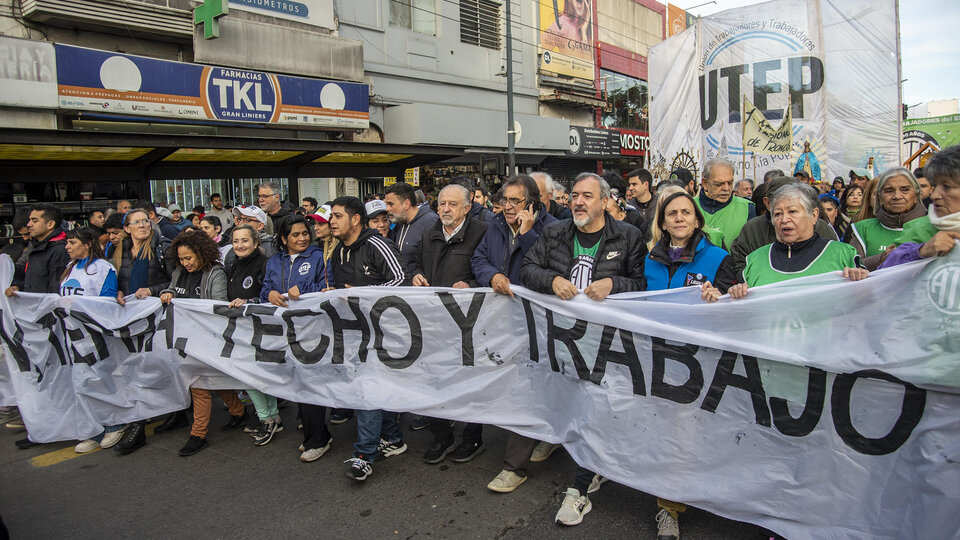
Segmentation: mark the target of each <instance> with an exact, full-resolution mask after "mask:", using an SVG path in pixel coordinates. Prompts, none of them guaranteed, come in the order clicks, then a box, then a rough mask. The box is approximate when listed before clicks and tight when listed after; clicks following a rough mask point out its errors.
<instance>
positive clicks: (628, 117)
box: [600, 69, 650, 131]
mask: <svg viewBox="0 0 960 540" xmlns="http://www.w3.org/2000/svg"><path fill="white" fill-rule="evenodd" d="M600 79H601V84H600V90H601V91H603V92H605V93H606V97H607V106H606V107H605V108H604V111H603V117H602V119H601V120H602V124H603V127H606V128H624V129H638V130H641V131H649V128H650V120H649V117H648V115H647V112H648V110H647V107H648V104H649V102H648V100H649V98H648V96H647V82H646V81H643V80H640V79H634V78H633V77H628V76H627V75H623V74H621V73H614V72H613V71H607V70H605V69H601V70H600Z"/></svg>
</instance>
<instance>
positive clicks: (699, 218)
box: [0, 146, 960, 539]
mask: <svg viewBox="0 0 960 540" xmlns="http://www.w3.org/2000/svg"><path fill="white" fill-rule="evenodd" d="M734 171H735V166H734V165H733V164H732V163H731V162H729V161H727V160H726V159H724V158H714V159H711V160H710V161H708V162H707V163H706V164H705V166H704V170H703V175H702V178H700V179H699V182H698V179H697V178H695V177H694V175H693V174H692V173H691V172H690V171H688V170H685V169H677V170H674V171H673V172H672V173H671V175H670V177H669V178H668V179H665V180H662V181H661V182H660V183H659V184H658V185H654V180H653V177H652V175H651V174H650V172H649V171H647V170H645V169H636V170H634V171H631V172H629V173H628V174H627V175H626V178H625V179H624V178H622V177H620V176H619V175H617V174H615V173H608V174H605V175H602V176H601V175H597V174H593V173H582V174H580V175H579V176H577V178H576V179H575V180H574V181H573V182H572V184H571V186H570V191H569V193H567V191H566V190H565V189H564V188H563V187H562V186H560V185H559V184H558V183H556V182H554V181H553V179H552V178H551V177H550V176H549V175H548V174H546V173H543V172H535V173H532V174H530V175H518V176H513V177H511V178H508V179H506V181H505V182H503V184H502V186H501V187H500V189H499V190H498V191H497V192H496V193H493V194H490V193H488V192H487V191H486V189H485V188H484V187H483V186H482V185H477V184H476V183H475V182H474V181H473V180H472V179H470V178H467V177H457V178H454V179H452V180H451V182H450V183H449V184H448V185H446V186H444V187H443V188H442V189H441V190H440V191H439V193H438V194H437V196H436V199H435V200H434V201H431V203H432V204H431V203H428V202H426V199H425V197H423V194H422V192H418V191H417V190H415V188H414V187H413V186H410V185H408V184H405V183H396V184H393V185H391V186H389V187H388V188H387V189H386V190H385V193H383V194H378V195H377V196H371V197H368V199H367V200H366V201H361V200H360V199H358V198H356V197H339V198H337V199H335V200H333V201H328V202H326V203H325V204H319V202H318V201H317V200H316V199H313V198H310V197H307V198H305V199H303V201H302V205H301V206H300V207H299V208H297V207H296V206H294V205H293V204H291V203H289V202H286V203H284V202H282V196H281V191H280V186H278V185H276V184H273V183H264V184H262V185H261V186H260V187H259V191H258V204H257V205H256V206H244V205H238V206H235V207H233V208H232V209H230V210H228V209H226V208H225V207H224V205H223V201H222V198H221V196H220V195H219V194H214V195H213V196H211V197H210V201H209V202H210V207H209V208H203V207H197V208H193V209H191V212H190V213H188V214H186V215H184V213H183V211H182V210H181V208H180V207H179V206H178V205H176V204H173V205H170V206H169V207H167V208H163V207H157V206H154V204H153V203H151V202H149V201H137V202H132V203H131V202H130V201H120V202H119V203H118V204H117V208H116V210H115V211H109V212H106V213H104V212H95V213H93V214H92V215H90V216H89V223H90V224H89V226H88V227H85V228H81V229H74V230H69V231H65V230H63V228H62V226H61V223H62V220H61V215H60V211H59V210H58V209H57V207H55V206H53V205H50V204H36V205H34V206H33V207H31V208H30V209H29V212H28V213H23V214H20V215H18V216H17V221H16V222H15V224H14V225H15V229H16V230H17V233H18V234H19V235H20V236H19V237H17V238H15V239H13V240H12V241H11V242H10V243H9V244H8V245H6V246H4V247H3V249H2V252H3V253H5V254H7V255H9V256H10V257H11V259H12V260H13V261H14V262H15V269H16V270H15V277H14V281H13V284H12V285H11V286H10V287H9V288H8V289H7V290H6V294H7V295H8V296H12V295H15V294H17V292H18V291H24V292H39V293H53V294H60V295H63V296H68V295H86V296H106V297H111V298H116V301H117V302H118V303H119V304H121V305H123V304H125V303H126V302H128V301H130V300H131V299H133V298H138V299H141V298H146V297H150V296H154V297H159V298H160V300H161V301H162V302H164V303H169V302H176V299H179V298H203V299H209V300H218V301H222V302H229V303H230V305H231V306H234V307H237V306H240V305H243V304H246V303H270V304H273V305H276V306H280V307H287V306H289V305H290V303H291V302H295V301H296V300H297V299H298V298H300V296H301V295H304V294H308V293H314V292H323V291H329V290H333V289H338V288H344V287H361V286H399V285H409V286H414V287H417V286H422V287H428V286H433V287H454V288H471V287H490V288H492V289H493V291H495V293H497V294H502V295H508V296H511V297H512V296H513V291H512V289H511V287H513V286H514V285H522V286H524V287H526V288H528V289H531V290H533V291H536V292H539V293H543V294H552V295H555V296H557V297H558V298H559V299H561V300H570V299H572V298H574V297H575V296H577V295H579V294H584V295H586V296H587V297H589V298H590V299H592V300H594V301H597V302H600V301H603V300H604V298H606V297H607V296H608V295H610V294H616V293H621V292H631V291H642V290H651V291H652V290H662V289H672V288H680V287H689V286H695V287H698V288H699V289H700V294H701V297H702V299H703V301H705V302H715V301H717V300H718V299H720V298H721V296H723V295H729V296H730V297H731V298H732V299H734V300H736V299H741V298H744V297H745V296H747V295H749V290H750V289H751V288H753V287H758V286H762V285H766V284H770V283H776V282H780V281H784V280H789V279H794V278H798V277H804V276H812V275H821V274H827V273H840V274H842V275H843V276H844V277H845V278H846V279H848V280H850V281H859V280H863V279H867V278H868V276H869V273H870V272H871V271H873V270H876V269H878V268H886V267H890V266H895V265H898V264H903V263H907V262H911V261H916V260H920V259H929V258H933V257H940V256H943V255H945V254H946V253H948V252H950V251H951V250H952V249H953V248H954V246H955V245H956V241H957V240H960V146H954V147H950V148H947V149H944V150H942V151H941V152H939V153H937V154H936V155H934V156H933V157H932V158H930V159H929V161H928V162H927V163H926V165H925V167H923V168H920V169H916V170H914V171H910V170H908V169H905V168H901V167H896V168H892V169H889V170H887V171H884V172H883V173H881V174H879V175H878V176H877V177H876V178H871V174H870V173H869V172H868V171H866V170H862V169H856V170H853V171H850V175H849V176H850V181H849V183H847V182H844V180H843V178H840V177H837V178H835V179H834V180H833V182H831V183H829V184H827V183H820V184H816V185H811V183H810V182H809V179H808V178H806V176H805V175H804V174H803V173H798V174H797V175H796V176H787V175H784V174H783V173H782V172H781V171H770V172H769V173H767V174H766V175H765V176H764V178H763V181H762V182H760V183H758V184H755V183H754V182H753V181H751V180H747V179H741V180H739V181H737V182H736V183H735V182H734ZM190 394H191V397H192V405H191V407H190V408H189V409H187V410H184V411H178V412H175V413H173V414H170V415H168V416H167V417H166V418H164V419H163V421H162V423H160V424H159V425H158V426H157V427H156V432H158V433H163V432H168V431H173V430H176V429H178V428H185V427H188V426H189V427H190V433H189V436H188V439H187V441H186V443H185V444H184V446H183V448H182V449H181V450H180V455H182V456H189V455H193V454H195V453H197V452H199V451H201V450H203V449H204V448H205V447H207V446H208V442H207V439H206V435H207V432H208V425H209V421H210V413H211V407H212V397H213V394H217V395H218V396H220V398H221V399H222V400H223V402H224V404H225V405H226V406H227V407H228V409H229V412H230V415H231V417H230V421H229V422H228V423H227V424H226V425H225V426H223V428H222V429H223V430H242V431H245V432H247V433H249V434H250V436H251V437H252V440H253V444H255V445H258V446H262V445H266V444H268V443H270V442H271V441H272V440H273V439H274V437H275V436H276V434H277V433H280V432H282V431H283V430H284V426H283V424H282V422H281V419H280V415H279V412H278V407H279V404H278V400H277V398H276V397H272V396H268V395H265V394H263V393H262V392H260V391H258V390H256V389H253V388H246V389H237V390H236V391H222V390H218V391H211V390H208V389H204V388H191V389H190ZM241 399H244V400H246V399H248V400H249V402H250V403H251V404H252V406H253V409H254V414H252V415H251V414H249V413H248V412H247V409H246V407H245V406H244V402H243V401H242V400H241ZM0 413H2V414H3V415H4V416H3V418H4V420H5V421H6V425H7V427H9V428H14V429H24V428H25V426H24V424H23V422H22V420H21V419H20V418H19V415H18V414H17V411H16V409H15V408H7V409H3V410H0ZM328 418H329V420H328ZM351 418H356V426H357V435H356V439H355V443H354V445H353V452H352V454H351V456H350V457H349V458H348V459H347V460H346V476H348V477H349V478H351V479H353V480H355V481H363V480H365V479H366V478H368V477H369V476H370V475H371V474H372V472H373V466H374V463H375V461H376V460H381V459H385V458H389V457H391V456H396V455H399V454H402V453H404V452H406V451H407V450H408V446H407V444H406V443H405V442H404V440H403V430H402V428H401V424H400V418H399V414H398V413H397V412H391V411H385V410H366V411H365V410H358V411H350V410H343V409H333V410H331V411H329V414H328V411H327V408H326V407H323V406H319V405H315V404H310V403H301V404H298V423H299V426H298V428H299V429H301V430H302V434H301V441H302V444H301V445H300V448H299V451H300V459H301V460H302V461H304V462H311V461H315V460H317V459H320V458H321V457H322V456H323V455H325V454H326V453H327V452H328V451H329V450H330V448H331V444H332V440H333V439H332V436H331V434H330V430H329V428H328V421H329V422H332V423H343V422H346V421H348V420H349V419H351ZM147 420H148V419H143V420H141V421H139V422H134V423H131V424H129V425H126V426H118V425H114V426H104V429H103V433H101V434H100V435H99V436H97V437H96V438H94V439H90V440H86V441H81V442H79V444H77V446H76V451H77V452H80V453H83V452H89V451H91V450H93V449H95V448H98V447H100V448H111V447H112V448H114V449H115V450H116V451H117V452H119V453H122V454H129V453H131V452H134V451H136V450H137V449H138V448H140V447H142V446H143V445H144V444H146V434H145V425H146V422H147ZM426 428H429V429H430V430H431V432H432V435H433V442H432V443H431V444H430V446H429V447H428V448H427V449H426V450H425V451H424V454H423V458H422V459H423V461H424V462H425V463H428V464H437V463H440V462H442V461H444V460H446V459H449V460H451V461H454V462H461V463H462V462H467V461H470V460H472V459H474V458H475V457H476V456H477V455H479V454H480V453H482V452H484V451H485V450H486V445H485V443H484V440H483V431H484V426H482V425H480V424H467V425H465V426H463V428H462V430H461V431H460V434H459V437H458V436H457V432H456V431H455V429H454V427H453V424H452V422H450V421H449V420H447V419H443V418H423V417H413V418H412V419H411V421H410V422H409V425H408V429H414V430H416V429H426ZM288 429H289V428H288ZM458 441H459V442H458ZM17 445H18V446H19V447H21V448H29V447H30V446H33V445H35V443H33V442H32V441H31V440H30V438H29V435H28V436H27V437H26V438H24V439H22V440H20V441H18V442H17ZM557 448H558V445H553V444H549V443H544V442H539V441H536V440H533V439H529V438H526V437H521V436H519V435H513V434H511V435H510V437H509V439H508V441H507V444H506V447H505V448H504V449H503V450H502V451H503V466H502V470H501V471H500V473H499V474H497V475H496V477H495V478H493V479H492V480H491V481H490V483H489V484H488V486H487V487H488V488H489V489H490V490H492V491H495V492H500V493H509V492H512V491H514V490H515V489H517V488H518V487H519V486H520V485H521V484H523V483H524V482H525V481H526V479H527V474H528V467H529V464H530V463H531V462H538V461H544V460H546V459H548V458H549V457H550V456H551V454H553V453H554V452H555V451H556V450H557ZM605 481H606V479H605V478H603V477H601V476H599V475H597V474H595V473H593V472H591V471H589V470H587V469H585V468H583V467H580V468H578V469H577V472H576V474H575V476H574V478H573V481H572V483H571V485H570V487H569V488H568V489H567V490H566V493H565V496H564V499H563V502H562V504H561V507H560V509H559V510H558V512H557V514H556V518H555V520H556V521H557V523H560V524H563V525H576V524H578V523H580V522H581V521H582V520H583V518H584V516H585V515H586V514H587V513H588V512H590V510H591V508H592V505H591V502H590V498H589V495H590V494H591V493H594V492H596V491H597V490H598V489H600V486H601V485H602V484H603V483H604V482H605ZM657 504H658V507H659V512H658V513H657V515H656V521H657V525H658V534H659V538H661V539H671V538H674V539H676V538H679V534H680V532H679V516H680V514H681V513H682V512H683V511H684V510H685V508H686V507H685V505H684V504H683V503H682V502H680V501H668V500H664V499H658V501H657Z"/></svg>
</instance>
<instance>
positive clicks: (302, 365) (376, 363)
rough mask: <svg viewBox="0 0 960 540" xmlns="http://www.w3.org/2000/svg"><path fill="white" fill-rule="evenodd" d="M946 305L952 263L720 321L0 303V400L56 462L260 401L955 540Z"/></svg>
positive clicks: (730, 312) (570, 311)
mask: <svg viewBox="0 0 960 540" xmlns="http://www.w3.org/2000/svg"><path fill="white" fill-rule="evenodd" d="M0 260H2V261H4V263H5V264H3V265H2V266H0V283H7V282H9V279H10V276H11V270H12V263H11V262H10V261H9V259H8V258H6V257H0ZM958 289H960V250H953V252H952V253H951V254H950V255H949V256H946V257H942V258H938V259H936V260H933V261H932V262H931V261H924V262H918V263H911V264H907V265H902V266H900V267H896V268H892V269H889V270H883V271H879V272H875V273H874V274H872V275H871V276H870V277H868V278H867V279H866V280H863V281H859V282H848V281H845V280H843V278H842V277H841V276H839V275H837V274H829V275H821V276H813V277H809V278H801V279H796V280H791V281H787V282H784V283H780V284H776V285H772V286H766V287H758V288H755V289H752V290H751V291H750V293H749V295H748V296H747V298H746V299H744V300H740V301H732V300H729V299H727V298H724V299H722V300H721V301H720V302H718V303H715V304H704V303H702V302H701V301H700V296H699V295H700V293H699V290H698V289H697V288H696V287H692V288H685V289H676V290H668V291H661V292H648V293H628V294H620V295H615V296H613V297H610V298H608V299H607V300H605V301H604V302H602V303H597V302H594V301H592V300H589V299H587V298H585V297H584V296H583V295H579V296H578V297H576V298H575V299H574V300H571V301H567V302H563V301H560V300H558V299H557V298H555V297H552V296H545V295H540V294H536V293H533V292H530V291H527V290H525V289H523V288H521V287H516V288H515V293H516V294H517V297H516V298H510V297H507V296H502V295H497V294H495V293H493V292H492V291H491V290H490V289H438V288H419V287H416V288H409V287H407V288H388V287H363V288H354V289H344V290H338V291H334V292H328V293H314V294H310V295H304V296H303V297H302V299H301V300H298V301H295V302H292V303H291V306H290V307H289V308H278V307H276V306H273V305H260V304H251V305H245V306H241V307H238V308H230V307H229V306H227V305H226V304H225V303H220V302H211V301H205V300H174V302H173V304H172V305H169V306H163V305H162V304H161V303H160V302H159V300H158V299H156V298H148V299H144V300H139V301H131V302H130V303H128V305H127V306H124V307H121V306H119V305H117V304H115V303H112V302H111V300H110V299H101V298H84V297H66V298H60V297H56V296H53V295H37V294H26V293H20V294H18V296H16V297H14V298H6V297H0V328H2V332H0V336H2V338H3V342H4V345H5V346H6V347H7V370H8V372H9V373H8V375H9V384H0V400H2V402H3V403H6V404H10V403H12V402H14V401H15V403H16V404H17V405H19V406H20V408H21V412H22V413H23V417H24V420H25V422H26V424H27V427H28V430H29V433H30V436H31V437H32V438H34V439H35V440H37V441H52V440H58V439H82V438H85V437H89V436H91V435H94V434H95V433H96V432H97V431H99V426H100V425H106V424H117V423H123V422H128V421H133V420H140V419H143V418H146V417H149V416H153V415H157V414H161V413H165V412H170V411H174V410H179V409H181V408H183V407H185V406H186V404H187V403H188V397H187V390H186V389H187V387H188V386H189V385H190V384H194V383H197V384H199V385H202V386H203V387H206V388H256V389H259V390H261V391H263V392H266V393H268V394H271V395H276V396H278V397H281V398H285V399H288V400H292V401H297V402H307V403H316V404H322V405H328V406H338V407H347V408H362V409H372V408H383V409H388V410H396V411H410V412H416V413H422V414H425V415H429V416H435V417H441V418H449V419H455V420H461V421H466V422H479V423H485V424H495V425H499V426H502V427H505V428H507V429H510V430H512V431H514V432H517V433H519V434H522V435H526V436H530V437H534V438H537V439H540V440H546V441H550V442H554V443H563V444H564V446H565V447H566V449H567V450H568V451H569V452H570V454H571V456H572V457H573V458H574V459H575V460H576V461H577V462H578V463H580V464H581V465H583V466H584V467H587V468H589V469H590V470H593V471H595V472H597V473H599V474H602V475H604V476H607V477H609V478H611V479H613V480H615V481H617V482H620V483H622V484H625V485H628V486H631V487H634V488H636V489H640V490H643V491H645V492H648V493H651V494H654V495H657V496H660V497H664V498H667V499H670V500H676V501H682V502H685V503H688V504H691V505H694V506H697V507H700V508H703V509H706V510H709V511H711V512H714V513H716V514H719V515H722V516H725V517H728V518H731V519H737V520H742V521H748V522H752V523H756V524H759V525H762V526H765V527H767V528H769V529H771V530H774V531H776V532H778V533H780V534H782V535H784V536H787V537H789V538H791V539H803V538H864V537H871V538H891V539H892V538H899V537H903V536H904V535H906V536H910V537H937V538H940V537H954V536H956V535H957V534H958V532H960V515H958V514H957V512H955V511H954V508H956V506H957V504H958V503H960V488H958V486H960V468H958V467H957V465H956V463H957V461H958V460H960V421H958V419H957V415H956V411H957V410H958V408H960V364H958V363H957V362H956V359H957V357H958V353H960V332H958V331H957V330H958V328H960V294H958V293H957V291H958ZM890 298H896V299H897V301H896V302H890V301H889V300H890ZM0 382H2V378H0ZM10 392H13V396H12V398H13V400H12V401H11V395H10Z"/></svg>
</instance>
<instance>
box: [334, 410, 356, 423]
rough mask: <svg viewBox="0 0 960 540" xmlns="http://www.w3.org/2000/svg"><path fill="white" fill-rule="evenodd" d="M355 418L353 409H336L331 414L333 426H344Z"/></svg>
mask: <svg viewBox="0 0 960 540" xmlns="http://www.w3.org/2000/svg"><path fill="white" fill-rule="evenodd" d="M351 418H353V409H334V410H333V412H331V413H330V423H331V424H344V423H346V422H348V421H349V420H350V419H351Z"/></svg>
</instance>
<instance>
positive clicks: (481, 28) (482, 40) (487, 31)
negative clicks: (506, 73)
mask: <svg viewBox="0 0 960 540" xmlns="http://www.w3.org/2000/svg"><path fill="white" fill-rule="evenodd" d="M460 41H461V42H463V43H469V44H471V45H479V46H481V47H485V48H487V49H494V50H500V2H494V1H493V0H460Z"/></svg>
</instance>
